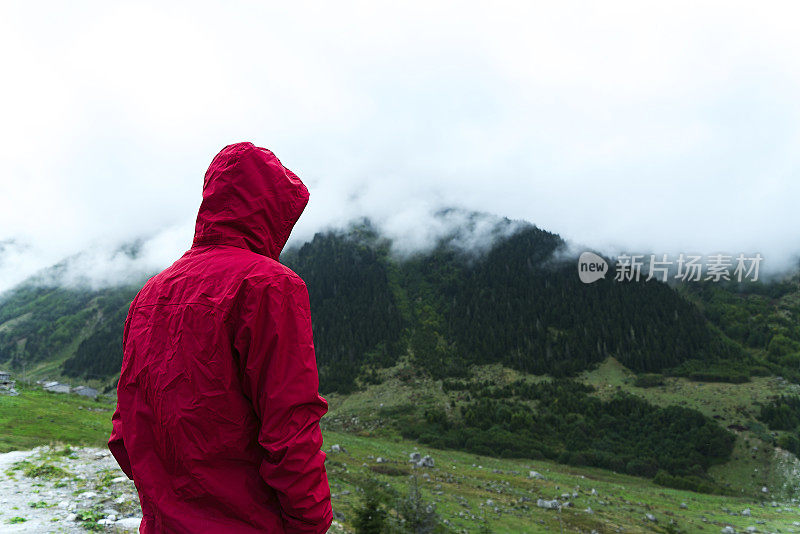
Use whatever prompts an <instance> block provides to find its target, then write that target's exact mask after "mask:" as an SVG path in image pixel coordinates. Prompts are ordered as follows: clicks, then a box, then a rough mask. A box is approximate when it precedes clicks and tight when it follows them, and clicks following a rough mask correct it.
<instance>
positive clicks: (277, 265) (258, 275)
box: [244, 256, 306, 288]
mask: <svg viewBox="0 0 800 534" xmlns="http://www.w3.org/2000/svg"><path fill="white" fill-rule="evenodd" d="M244 278H245V282H246V283H248V284H249V285H266V286H273V287H287V286H295V287H298V286H299V287H303V288H305V285H306V284H305V282H304V281H303V279H302V278H300V276H299V275H298V274H297V273H295V272H294V271H293V270H292V269H290V268H289V267H287V266H286V265H284V264H282V263H281V262H279V261H275V260H273V259H272V258H268V257H266V256H260V257H259V258H258V259H257V260H256V261H254V262H253V263H252V265H251V266H250V268H249V269H247V272H246V273H245V276H244Z"/></svg>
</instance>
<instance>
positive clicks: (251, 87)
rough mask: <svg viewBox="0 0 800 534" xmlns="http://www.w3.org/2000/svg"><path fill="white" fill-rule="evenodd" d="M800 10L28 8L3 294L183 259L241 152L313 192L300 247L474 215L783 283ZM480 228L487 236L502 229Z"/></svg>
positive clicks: (3, 180) (7, 92) (8, 152)
mask: <svg viewBox="0 0 800 534" xmlns="http://www.w3.org/2000/svg"><path fill="white" fill-rule="evenodd" d="M797 11H798V8H797V7H796V5H795V4H793V3H771V4H766V5H762V6H759V7H758V8H756V7H755V6H751V5H750V4H747V3H735V2H734V3H731V2H725V3H714V2H709V3H704V4H701V5H697V4H694V3H692V4H690V3H680V2H679V3H677V4H675V3H672V4H670V5H661V6H652V5H648V6H644V5H641V4H640V3H636V2H617V3H614V4H613V5H610V4H604V5H581V6H579V7H572V6H561V5H528V4H524V5H523V4H521V3H520V4H519V5H518V4H513V3H507V4H503V3H501V4H496V5H492V6H491V7H488V6H487V5H484V4H480V3H472V4H470V3H467V4H464V3H459V4H452V3H445V2H442V3H430V2H428V3H414V2H412V3H404V4H402V5H397V4H389V3H368V4H362V3H348V2H342V3H337V4H336V5H330V6H325V5H322V6H321V5H319V4H316V3H303V2H298V3H292V4H291V5H286V4H285V3H284V4H279V3H266V4H253V3H247V2H233V3H227V4H226V9H225V10H224V11H223V10H221V9H219V6H218V5H217V4H214V3H203V2H192V3H180V2H179V3H174V4H170V5H169V6H164V5H161V4H159V3H155V2H152V3H148V2H142V3H136V4H135V5H124V4H111V3H99V2H84V3H80V2H79V3H77V4H70V5H69V6H67V5H62V4H59V3H55V2H53V3H49V4H46V5H45V6H44V7H43V6H42V5H40V4H37V5H35V6H34V5H26V4H17V5H14V4H8V3H7V4H4V5H3V6H2V7H0V41H1V42H2V47H0V58H2V62H3V65H4V66H5V68H6V71H7V72H10V73H13V76H10V77H9V80H8V82H7V83H4V84H3V85H2V86H0V101H2V103H3V108H4V126H5V128H4V129H3V131H2V132H0V136H2V139H0V168H2V174H0V187H1V188H2V190H0V244H1V245H2V246H0V291H3V290H6V289H8V288H10V287H13V286H14V285H15V284H17V283H19V282H21V281H22V280H24V279H26V278H27V277H29V276H31V275H32V274H34V273H36V272H40V270H41V269H43V268H46V267H48V266H51V265H54V264H56V263H58V262H61V261H64V260H65V258H71V260H70V262H69V263H70V265H73V266H76V267H75V268H74V269H71V270H69V271H70V273H71V274H70V273H66V274H64V275H63V283H70V284H71V283H89V284H90V285H94V286H98V287H101V286H102V285H105V284H116V283H120V281H126V280H131V279H136V277H138V276H140V275H141V274H142V273H152V272H156V271H158V270H160V269H163V268H164V267H166V266H168V265H169V264H170V263H171V262H172V261H174V260H175V259H177V258H178V257H179V256H180V254H181V253H182V252H183V251H185V250H186V248H188V247H189V246H190V244H191V239H192V234H193V226H194V218H195V215H196V212H197V208H198V207H199V204H200V194H201V186H202V178H203V174H204V172H205V169H206V167H207V166H208V164H209V163H210V161H211V159H212V157H213V156H214V154H216V152H217V151H219V150H220V149H221V148H222V147H223V146H225V145H227V144H230V143H233V142H238V141H242V140H250V141H252V142H254V143H255V144H257V145H260V146H266V147H269V148H270V149H272V150H273V151H274V152H275V153H276V154H277V155H278V156H279V157H280V158H281V161H282V162H283V163H284V164H285V165H286V166H287V167H289V168H291V169H292V170H293V171H295V172H296V173H297V174H298V175H299V176H300V177H301V178H302V179H303V180H304V182H305V183H306V185H307V186H308V188H309V190H310V192H311V201H310V202H309V205H308V207H307V208H306V211H305V213H304V215H303V217H302V218H301V219H300V222H299V223H298V225H297V226H296V228H295V231H294V234H293V236H292V238H291V240H290V245H291V244H297V243H301V242H303V241H304V240H308V239H310V238H311V237H312V236H313V235H314V233H315V232H317V231H321V230H324V229H327V228H341V227H344V226H346V225H347V224H348V223H349V222H350V221H353V220H357V219H359V218H361V217H368V218H370V220H373V221H375V223H376V224H377V226H378V227H379V228H380V229H381V230H382V231H384V232H386V234H387V235H388V236H389V237H391V238H393V239H394V240H395V241H396V245H395V246H396V250H397V251H398V252H399V253H401V254H408V253H411V252H413V251H418V250H426V249H427V248H429V247H430V246H432V243H434V242H435V240H436V239H437V237H438V236H441V235H443V234H444V233H447V232H450V231H452V229H453V225H455V226H458V224H461V223H463V221H461V223H460V222H459V220H458V219H452V220H450V221H449V222H446V221H445V222H443V221H442V220H441V219H437V217H436V216H435V215H434V214H436V213H437V212H438V211H439V210H441V209H442V208H445V207H457V208H460V209H463V210H467V211H469V210H476V211H480V212H484V213H488V214H493V215H496V216H499V217H508V218H509V219H511V220H525V221H529V222H530V223H533V224H536V225H537V226H539V227H540V228H543V229H545V230H548V231H551V232H555V233H558V234H559V235H561V236H562V237H563V238H564V239H565V240H566V241H567V242H568V243H570V245H571V247H573V248H574V249H576V250H579V249H591V250H598V251H600V252H602V253H604V254H607V255H615V254H618V253H622V252H627V253H629V254H631V253H640V254H644V253H650V252H652V253H656V254H663V253H670V254H678V253H680V252H684V253H700V254H704V255H707V254H715V253H719V252H724V253H727V254H734V255H735V254H738V253H740V252H741V253H747V254H752V253H756V252H758V253H760V254H761V255H762V256H763V257H764V263H763V265H762V269H763V271H764V272H781V271H783V270H786V269H788V268H791V267H793V266H796V261H797V252H798V250H800V246H798V244H799V243H800V239H798V238H800V235H798V234H800V210H797V209H796V207H795V204H796V199H797V198H800V195H799V194H800V181H798V180H797V179H796V176H797V174H798V169H799V168H800V161H798V151H797V146H798V140H800V121H799V120H798V118H800V109H799V107H800V105H799V104H798V102H797V99H796V94H797V93H798V90H800V58H799V57H798V56H797V54H796V50H797V49H798V48H799V47H800V35H798V32H796V28H795V24H794V21H795V20H797V15H798V12H797ZM478 226H479V227H478V228H476V229H475V231H474V232H467V234H469V235H472V234H474V236H473V237H469V238H465V239H466V241H465V246H474V247H476V248H480V247H485V246H486V244H487V243H490V242H491V238H492V235H493V234H492V232H487V231H486V229H485V228H480V225H478ZM490 226H491V225H490ZM465 235H466V234H465ZM135 242H136V243H140V244H141V250H140V252H139V254H138V255H136V256H135V257H131V256H130V255H127V254H125V253H120V252H118V250H119V249H120V247H124V246H125V245H126V244H130V243H135Z"/></svg>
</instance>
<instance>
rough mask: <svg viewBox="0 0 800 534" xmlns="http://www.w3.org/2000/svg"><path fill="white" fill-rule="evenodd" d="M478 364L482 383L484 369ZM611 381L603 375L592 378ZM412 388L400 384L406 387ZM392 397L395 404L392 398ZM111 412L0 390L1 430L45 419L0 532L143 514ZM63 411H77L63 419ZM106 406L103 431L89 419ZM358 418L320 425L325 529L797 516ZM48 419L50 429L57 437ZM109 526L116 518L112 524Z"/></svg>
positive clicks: (716, 523) (12, 468)
mask: <svg viewBox="0 0 800 534" xmlns="http://www.w3.org/2000/svg"><path fill="white" fill-rule="evenodd" d="M494 370H495V371H497V370H498V369H494ZM485 371H486V373H487V374H486V377H487V378H489V376H490V375H489V373H491V371H492V370H491V369H486V370H485ZM501 374H503V375H508V376H511V375H512V374H513V372H512V371H504V372H502V373H501ZM608 376H609V375H608V374H607V373H604V374H603V375H602V376H599V375H598V376H595V377H594V379H605V378H607V377H608ZM392 382H393V381H389V383H392ZM413 391H414V389H413V388H408V389H407V391H406V393H408V394H415V393H413ZM416 391H417V392H419V390H416ZM383 392H384V393H385V392H386V391H385V390H383ZM376 394H378V390H377V389H375V388H368V389H367V390H364V391H362V392H359V393H358V394H356V395H352V396H348V397H340V396H338V395H332V396H331V398H330V399H329V400H330V402H331V408H332V412H331V416H329V417H328V418H326V420H330V421H331V422H332V423H333V422H334V421H336V422H335V424H338V425H342V424H343V423H344V420H345V419H346V418H347V417H346V415H345V414H350V413H352V412H353V410H354V409H356V411H358V412H360V413H366V412H363V411H362V409H365V408H367V407H368V406H370V405H371V406H372V409H371V411H375V410H376V409H377V408H378V406H379V398H380V397H379V398H376V397H375V395H376ZM395 398H396V400H397V401H402V396H401V395H400V394H399V393H398V395H396V396H395ZM77 406H81V407H82V409H80V410H77V409H76V407H77ZM87 408H96V409H102V410H104V411H103V412H94V411H90V410H88V409H87ZM112 408H113V399H108V400H100V401H97V402H94V401H87V400H86V399H83V398H80V397H77V396H74V395H55V394H50V393H42V392H40V391H38V390H36V389H31V388H25V387H23V388H22V390H21V393H20V395H19V396H18V397H5V396H0V434H1V435H6V433H7V432H8V431H9V430H10V429H11V428H13V425H14V420H15V419H14V418H15V417H16V416H17V414H19V412H20V411H21V410H25V411H30V412H32V413H36V414H38V416H40V417H41V418H42V419H44V420H45V421H47V422H50V423H49V424H42V425H40V426H39V429H40V432H39V433H38V434H37V433H36V430H35V428H34V427H30V432H28V433H27V434H26V437H25V438H24V440H19V441H14V442H10V443H5V444H3V445H2V446H0V453H2V452H3V451H5V450H7V449H8V448H9V447H13V448H17V447H20V448H28V447H32V446H34V445H37V446H43V448H41V449H38V450H35V451H32V452H31V453H22V454H19V453H11V454H12V455H13V457H10V458H9V461H8V462H5V457H4V455H2V454H0V465H4V468H3V471H2V473H0V493H2V495H3V498H4V499H6V501H5V502H6V504H7V507H6V508H4V509H3V510H0V530H2V531H4V532H5V529H7V530H9V531H13V532H45V531H51V530H56V531H62V532H74V531H80V529H81V527H82V528H83V529H87V530H89V529H91V530H99V528H98V526H97V525H98V521H102V520H104V519H106V521H109V520H108V519H107V517H108V516H109V515H110V514H114V515H115V516H116V518H117V520H118V523H117V527H118V526H119V523H122V522H125V525H126V526H127V525H130V522H129V521H130V520H132V518H135V517H137V516H140V514H141V512H140V510H139V509H138V506H137V502H136V499H135V488H134V487H133V485H132V483H131V482H130V481H128V480H127V479H126V478H125V477H124V475H123V474H122V472H121V471H120V470H119V468H118V467H116V466H115V465H114V463H113V460H111V459H110V458H109V457H108V453H107V451H106V452H105V453H104V452H103V451H104V448H103V443H104V441H105V439H107V434H108V431H109V425H110V421H109V419H108V417H109V416H108V413H109V411H110V410H111V409H112ZM67 412H70V413H73V414H75V415H74V416H73V417H71V418H68V419H67V420H63V421H62V420H61V417H62V416H63V414H64V413H67ZM103 413H105V414H106V415H105V418H106V425H105V427H103V426H102V425H100V426H98V425H96V424H95V421H96V419H97V417H98V414H99V416H102V414H103ZM55 421H59V423H58V424H53V423H55ZM86 423H90V424H88V425H87V424H86ZM356 424H357V425H358V427H359V428H358V429H355V428H349V430H347V431H334V430H331V429H327V430H325V432H324V437H325V443H324V449H325V450H326V451H327V453H328V460H327V463H326V467H327V470H328V477H329V480H330V484H331V490H332V493H333V505H334V512H335V520H336V523H337V526H336V528H335V529H333V530H332V531H331V532H337V533H338V532H352V531H353V530H354V528H355V527H356V525H358V524H361V525H363V522H361V523H359V521H361V519H360V518H363V516H364V514H365V512H369V513H375V514H376V515H378V516H381V517H385V518H386V521H391V520H393V519H399V518H407V519H409V520H416V521H418V522H419V523H420V524H422V525H425V526H429V527H433V528H435V529H436V531H438V532H464V531H466V532H494V533H497V534H500V533H513V532H530V533H538V532H559V531H563V532H590V531H592V530H596V531H597V532H616V531H617V529H622V531H624V532H629V533H644V532H687V533H688V532H698V531H709V530H710V531H711V532H719V531H721V530H722V529H723V528H725V527H728V526H731V527H733V528H735V530H736V531H737V532H741V531H745V529H746V528H748V527H750V528H754V529H756V531H759V532H792V530H793V529H796V528H797V522H798V521H800V508H799V507H798V503H797V501H794V502H792V501H789V500H786V499H783V498H781V497H779V496H777V495H772V494H760V495H758V496H753V497H751V496H720V495H709V494H699V493H694V492H690V491H684V490H678V489H670V488H664V487H661V486H658V485H655V484H653V483H652V482H650V481H648V480H647V479H644V478H641V477H633V476H629V475H624V474H618V473H614V472H611V471H608V470H602V469H594V468H590V467H571V466H567V465H563V464H560V463H557V462H552V461H548V460H541V459H540V460H531V459H499V458H493V457H489V456H484V455H476V454H469V453H464V452H457V451H451V450H441V449H437V448H434V447H429V446H426V445H423V444H420V443H417V442H414V441H410V440H406V439H402V438H400V437H399V436H396V435H389V434H387V433H386V430H385V429H384V428H383V427H382V425H380V424H378V425H373V422H363V421H362V422H357V423H356ZM54 426H57V427H58V430H57V431H55V432H54V431H53V430H54V429H53V427H54ZM67 445H71V447H68V446H67ZM81 447H86V448H81ZM414 453H417V454H419V455H420V456H430V457H431V459H432V460H433V465H430V466H428V467H419V468H415V467H414V466H413V465H412V463H411V462H409V459H410V458H411V455H412V454H414ZM412 488H416V491H415V490H413V489H412ZM371 497H374V498H371ZM9 498H10V499H11V500H10V501H9V500H8V499H9ZM540 499H541V500H543V501H549V502H551V503H552V501H554V500H555V501H558V502H559V503H560V504H561V506H560V508H556V509H548V508H541V507H540V506H539V501H540ZM120 518H126V519H122V520H120ZM110 524H112V525H114V522H113V520H112V521H111V523H110ZM118 530H119V531H121V530H120V529H119V528H118Z"/></svg>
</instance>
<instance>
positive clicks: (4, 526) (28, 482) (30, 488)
mask: <svg viewBox="0 0 800 534" xmlns="http://www.w3.org/2000/svg"><path fill="white" fill-rule="evenodd" d="M140 521H141V509H140V508H139V501H138V497H137V495H136V488H135V487H134V485H133V482H131V481H130V480H128V478H127V477H126V476H125V475H124V474H123V473H122V471H121V470H120V469H119V466H117V463H116V461H115V460H114V458H113V456H111V454H110V453H109V452H108V451H107V450H101V449H96V448H88V447H87V448H82V447H67V448H62V449H51V448H49V447H37V448H35V449H32V450H29V451H12V452H8V453H4V454H0V533H6V532H8V533H11V532H25V533H44V532H67V533H77V532H80V533H85V532H87V531H100V532H104V531H105V532H137V531H138V529H139V522H140Z"/></svg>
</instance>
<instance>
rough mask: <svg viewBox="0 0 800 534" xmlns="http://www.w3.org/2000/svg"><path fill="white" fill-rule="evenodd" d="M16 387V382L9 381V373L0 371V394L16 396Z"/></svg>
mask: <svg viewBox="0 0 800 534" xmlns="http://www.w3.org/2000/svg"><path fill="white" fill-rule="evenodd" d="M16 385H17V381H16V380H12V379H11V373H7V372H5V371H0V394H4V395H16V394H17V390H16V389H14V386H16Z"/></svg>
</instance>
